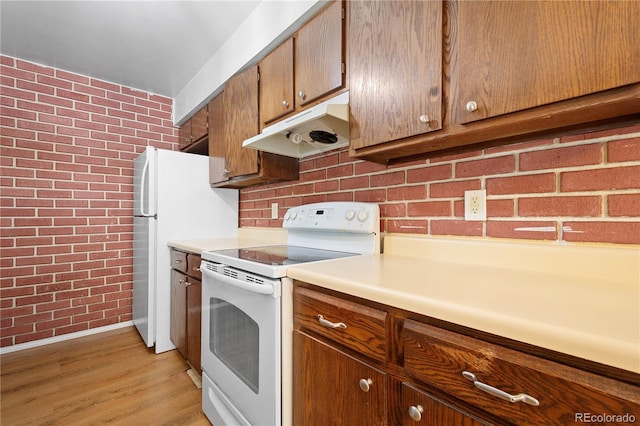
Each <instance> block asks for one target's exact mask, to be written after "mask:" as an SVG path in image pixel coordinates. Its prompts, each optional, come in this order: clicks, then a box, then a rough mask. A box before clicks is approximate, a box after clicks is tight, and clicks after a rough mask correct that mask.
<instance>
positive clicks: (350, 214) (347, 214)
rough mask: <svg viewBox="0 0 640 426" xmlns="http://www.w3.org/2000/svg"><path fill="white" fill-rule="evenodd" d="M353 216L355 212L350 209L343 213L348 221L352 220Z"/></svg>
mask: <svg viewBox="0 0 640 426" xmlns="http://www.w3.org/2000/svg"><path fill="white" fill-rule="evenodd" d="M355 217H356V212H354V211H353V210H351V209H349V210H347V213H346V214H345V215H344V218H345V219H347V220H348V221H352V220H353V219H354V218H355Z"/></svg>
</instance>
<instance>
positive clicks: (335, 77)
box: [258, 1, 345, 128]
mask: <svg viewBox="0 0 640 426" xmlns="http://www.w3.org/2000/svg"><path fill="white" fill-rule="evenodd" d="M344 51H345V49H344V19H343V3H342V1H334V2H331V3H330V4H329V5H328V6H327V7H325V8H324V9H322V10H321V11H320V12H319V13H318V14H317V15H316V16H314V17H313V18H312V19H311V20H310V21H309V22H307V23H306V24H305V25H303V26H302V28H300V30H298V32H296V33H295V34H294V35H293V37H291V38H289V39H287V40H285V41H284V42H283V43H282V44H281V45H280V46H278V47H276V48H275V49H274V50H273V51H271V52H270V53H269V54H268V55H267V56H266V57H265V58H264V59H262V60H261V61H260V62H259V63H258V68H259V71H260V127H261V128H262V127H265V126H269V125H271V124H274V122H275V121H277V120H279V119H282V118H284V117H286V116H288V115H291V114H293V113H294V112H300V111H301V110H303V109H304V108H306V107H308V106H311V105H312V104H314V103H317V102H320V101H321V100H322V99H324V98H326V97H328V96H329V95H330V94H332V93H334V92H337V91H338V90H340V89H343V88H344V86H345V69H344V68H345V60H344Z"/></svg>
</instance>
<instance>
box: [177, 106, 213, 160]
mask: <svg viewBox="0 0 640 426" xmlns="http://www.w3.org/2000/svg"><path fill="white" fill-rule="evenodd" d="M207 136H208V108H207V107H206V106H205V107H203V108H200V109H199V110H198V111H197V112H196V113H195V114H194V115H193V116H192V117H191V118H189V119H188V120H187V121H185V122H184V123H183V124H182V125H181V126H180V128H179V129H178V147H179V149H180V150H181V151H190V146H192V145H193V144H195V143H197V142H199V141H201V140H202V139H204V138H206V137H207Z"/></svg>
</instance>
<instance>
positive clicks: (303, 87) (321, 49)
mask: <svg viewBox="0 0 640 426" xmlns="http://www.w3.org/2000/svg"><path fill="white" fill-rule="evenodd" d="M342 17H343V4H342V1H334V2H333V3H331V4H330V5H329V6H328V7H326V8H325V9H323V10H322V11H320V13H318V14H317V15H316V16H314V17H313V19H311V21H309V22H308V23H307V24H306V25H304V26H303V27H302V28H300V30H299V31H298V32H297V33H296V35H295V36H294V37H295V43H294V48H295V55H294V58H295V75H294V77H295V85H294V94H295V97H296V105H298V106H305V105H307V104H309V103H310V102H313V101H315V100H316V99H318V98H320V97H322V96H324V95H326V94H327V93H330V92H333V91H335V90H337V89H340V88H342V87H343V85H344V78H343V75H344V73H343V66H344V57H343V33H344V25H343V19H342Z"/></svg>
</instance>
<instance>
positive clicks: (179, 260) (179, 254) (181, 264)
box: [171, 250, 187, 273]
mask: <svg viewBox="0 0 640 426" xmlns="http://www.w3.org/2000/svg"><path fill="white" fill-rule="evenodd" d="M171 267H172V268H173V269H177V270H178V271H180V272H185V273H186V272H187V253H185V252H183V251H178V250H171Z"/></svg>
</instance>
